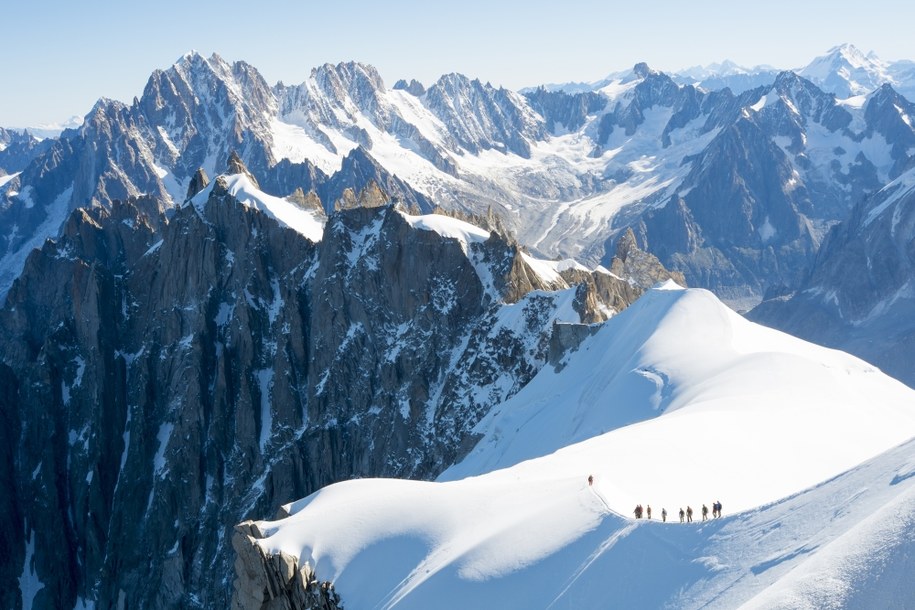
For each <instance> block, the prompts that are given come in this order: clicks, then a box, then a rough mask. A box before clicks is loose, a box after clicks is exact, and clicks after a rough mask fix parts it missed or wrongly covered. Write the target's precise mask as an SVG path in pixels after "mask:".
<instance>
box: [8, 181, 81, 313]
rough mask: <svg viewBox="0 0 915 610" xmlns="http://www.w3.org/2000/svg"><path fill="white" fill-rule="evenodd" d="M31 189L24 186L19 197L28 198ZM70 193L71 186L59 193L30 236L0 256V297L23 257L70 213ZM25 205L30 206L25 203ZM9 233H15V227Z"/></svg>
mask: <svg viewBox="0 0 915 610" xmlns="http://www.w3.org/2000/svg"><path fill="white" fill-rule="evenodd" d="M31 191H32V189H31V187H28V186H26V187H24V188H23V189H22V192H21V193H19V197H20V198H23V197H25V198H28V193H29V192H31ZM72 194H73V187H72V186H70V187H68V188H67V189H65V190H64V191H63V192H62V193H60V194H59V195H58V196H57V197H56V198H55V199H54V201H53V202H52V203H51V205H49V206H47V207H46V208H45V212H46V213H47V216H46V217H45V219H44V221H42V223H41V225H39V227H38V228H37V229H35V231H34V232H33V233H32V236H31V237H30V238H29V239H27V240H26V241H25V242H23V243H22V244H21V245H19V246H18V248H16V249H15V250H11V251H10V252H8V253H7V254H5V255H4V256H3V258H0V298H2V297H3V296H4V295H5V294H6V292H7V291H8V290H9V288H10V285H12V283H13V280H14V279H15V278H16V277H17V276H18V275H19V273H20V272H21V271H22V267H23V266H24V265H25V259H26V258H27V257H28V255H29V254H31V253H32V250H34V249H36V248H40V247H41V245H42V244H43V243H44V241H45V240H46V239H47V238H48V236H49V235H56V234H57V231H58V229H59V228H60V226H61V225H62V224H63V223H64V221H65V220H66V218H67V215H68V214H69V213H70V207H69V206H70V197H71V196H72ZM29 201H30V200H29ZM26 207H30V206H29V205H28V204H26ZM11 233H12V234H13V235H15V233H16V230H15V227H14V229H13V230H12V231H11ZM9 243H14V238H13V237H11V238H10V239H9Z"/></svg>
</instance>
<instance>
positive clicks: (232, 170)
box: [226, 150, 260, 189]
mask: <svg viewBox="0 0 915 610" xmlns="http://www.w3.org/2000/svg"><path fill="white" fill-rule="evenodd" d="M226 165H227V167H226V174H228V175H230V176H233V175H235V174H244V175H245V176H247V177H248V179H249V180H251V183H252V184H253V185H254V187H255V188H258V189H259V188H260V185H259V184H258V183H257V179H256V178H255V177H254V176H253V175H252V174H251V172H250V171H248V166H247V165H245V162H244V161H242V160H241V157H239V156H238V152H236V151H234V150H233V151H232V152H231V153H229V160H228V162H227V164H226Z"/></svg>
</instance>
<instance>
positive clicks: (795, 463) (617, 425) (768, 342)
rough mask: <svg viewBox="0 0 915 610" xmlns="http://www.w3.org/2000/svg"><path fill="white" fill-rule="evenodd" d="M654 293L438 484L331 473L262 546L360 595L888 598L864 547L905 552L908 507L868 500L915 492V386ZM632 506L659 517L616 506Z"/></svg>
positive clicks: (707, 299) (506, 602)
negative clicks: (711, 514) (682, 512)
mask: <svg viewBox="0 0 915 610" xmlns="http://www.w3.org/2000/svg"><path fill="white" fill-rule="evenodd" d="M665 288H666V289H662V290H654V291H651V292H650V293H648V294H647V295H646V296H645V297H643V298H642V299H641V300H640V301H639V302H637V303H636V304H635V305H633V306H632V307H630V308H629V309H627V310H626V311H624V312H623V313H622V314H620V315H619V316H617V317H615V318H613V319H611V320H610V321H609V322H608V323H606V324H605V325H604V326H603V327H602V328H601V329H600V331H599V332H598V333H597V334H596V335H594V336H593V337H592V338H591V339H589V340H587V341H586V342H585V343H584V344H583V345H582V347H581V348H580V349H579V351H578V352H576V353H574V354H572V355H571V356H569V357H568V358H567V360H566V361H565V362H564V363H563V366H562V367H561V370H560V371H555V370H553V369H551V368H550V367H547V368H546V369H544V370H543V371H542V372H541V373H540V375H538V376H537V377H536V378H535V379H534V380H533V381H532V382H531V383H530V384H528V386H526V387H525V388H524V389H523V390H522V391H521V392H519V393H518V394H517V395H516V396H515V397H514V398H513V399H511V400H510V401H508V402H506V403H504V404H503V405H502V406H501V407H499V408H497V409H496V410H494V412H493V413H492V414H491V415H490V416H489V417H487V418H486V419H484V420H483V421H482V422H481V423H480V425H479V427H478V431H479V432H480V433H481V434H483V438H482V440H481V441H480V443H479V444H478V445H477V448H476V449H475V450H474V451H473V452H472V453H471V455H469V456H468V457H467V458H466V459H465V460H464V461H463V462H462V463H461V464H458V465H456V466H455V467H453V468H452V469H450V470H449V471H447V472H446V473H444V475H443V476H442V477H441V479H440V481H439V482H435V483H430V482H415V481H392V480H361V481H351V482H346V483H341V484H337V485H334V486H331V487H328V488H326V489H324V490H321V491H319V492H317V493H316V494H313V495H312V496H309V497H308V498H305V499H303V500H300V501H298V502H296V503H293V504H292V505H290V506H289V507H288V508H289V510H290V512H291V513H292V516H291V517H289V518H287V519H285V520H282V521H278V522H273V523H268V522H265V523H262V524H261V529H262V531H265V532H266V538H265V539H263V540H262V541H261V545H262V546H263V547H264V548H265V549H267V550H269V551H273V552H276V551H280V550H282V551H285V552H287V553H291V554H294V555H296V556H298V557H300V558H301V560H302V561H303V562H305V561H307V562H308V563H309V564H311V565H312V566H313V567H314V568H315V570H316V572H317V574H318V576H319V578H322V579H330V580H333V581H334V582H335V583H336V587H337V590H338V591H339V592H340V594H341V595H342V597H343V601H344V603H345V604H346V607H347V608H357V609H358V608H391V607H397V608H428V607H437V608H451V607H454V608H464V607H476V606H480V604H484V605H486V606H488V607H492V606H501V607H509V608H533V607H539V608H545V607H557V608H569V607H576V608H598V607H608V606H614V607H646V608H651V607H663V606H665V605H669V606H670V607H678V608H693V607H720V608H732V607H737V606H739V605H741V604H743V603H748V604H749V607H803V606H804V605H805V604H807V605H808V607H823V605H824V602H835V601H836V600H838V601H840V602H841V601H842V600H847V599H851V598H852V597H853V596H856V595H857V596H858V598H857V599H859V601H860V600H861V599H863V600H864V602H865V603H866V602H867V600H868V599H873V596H874V595H876V594H877V593H878V592H882V593H880V594H881V595H883V594H885V592H886V591H887V588H886V587H885V586H883V585H884V584H885V583H883V582H882V581H881V580H880V574H879V573H878V572H876V571H875V570H870V569H868V567H867V565H868V564H867V562H868V561H869V560H870V558H871V557H872V556H874V555H880V554H881V553H882V556H886V555H894V554H895V555H901V556H902V557H905V556H906V552H909V554H910V550H911V548H912V546H911V535H910V534H905V532H906V531H911V524H910V521H911V519H908V520H907V521H906V520H893V521H887V520H883V519H879V513H880V511H886V512H887V513H891V512H893V511H898V510H900V509H903V510H904V511H905V512H904V514H909V513H911V508H912V507H913V506H915V487H913V485H915V477H912V474H913V473H915V462H913V461H912V459H911V454H912V448H913V446H912V445H913V444H912V443H911V442H909V439H911V438H912V437H913V436H915V394H913V392H912V391H911V390H909V389H908V388H905V387H904V386H902V385H901V384H899V383H898V382H895V381H894V380H892V379H890V378H888V377H886V376H885V375H883V374H882V373H880V372H879V371H877V370H875V369H873V368H872V367H870V366H868V365H867V364H865V363H863V362H861V361H859V360H857V359H855V358H852V357H850V356H848V355H846V354H843V353H841V352H835V351H831V350H826V349H823V348H819V347H817V346H813V345H811V344H808V343H804V342H802V341H799V340H796V339H793V338H791V337H788V336H787V335H783V334H781V333H778V332H775V331H771V330H768V329H765V328H763V327H759V326H756V325H754V324H752V323H749V322H747V321H745V320H743V319H742V318H740V317H739V316H737V315H736V314H734V313H732V312H731V311H729V310H728V309H727V308H726V307H724V306H723V305H722V304H721V303H720V302H718V301H717V300H716V299H715V298H714V297H713V296H712V295H711V294H710V293H707V292H705V291H700V290H688V291H683V290H674V289H672V287H670V286H667V287H665ZM906 442H909V444H908V445H906V446H904V447H902V448H900V449H894V447H896V446H897V445H899V444H900V443H906ZM867 460H871V461H870V462H867ZM862 463H863V464H862ZM497 468H500V469H499V470H496V469H497ZM589 473H590V474H593V475H594V476H595V485H594V487H593V488H589V487H588V485H587V483H586V481H585V478H586V477H587V475H588V474H589ZM843 473H845V474H843ZM715 499H720V500H721V501H722V502H723V504H724V510H725V514H726V515H727V517H726V518H724V519H721V520H718V521H716V522H714V523H710V524H705V525H695V526H680V525H679V524H667V525H661V524H660V523H658V522H657V519H658V516H659V513H660V509H661V507H666V508H667V510H668V511H669V512H670V514H671V516H672V517H674V520H676V518H675V513H676V511H677V509H678V508H679V507H681V506H682V507H685V506H686V505H687V504H689V505H691V506H692V507H693V508H694V509H696V513H697V514H696V519H697V520H698V519H699V514H698V513H699V510H698V509H699V507H700V506H701V505H702V503H703V502H704V503H706V504H708V505H711V503H712V502H713V501H714V500H715ZM636 503H642V504H646V503H647V504H651V505H653V506H654V507H655V521H653V522H647V521H634V520H631V519H629V518H628V516H629V514H630V511H631V509H632V507H633V506H634V505H635V504H636ZM735 512H740V514H737V515H734V513H735ZM731 515H734V516H731ZM906 528H908V529H906ZM900 534H905V535H903V536H900ZM907 541H908V542H907ZM906 544H908V546H906ZM811 574H826V575H828V577H829V578H827V579H820V578H817V579H812V578H811ZM854 583H858V585H860V586H852V584H854ZM891 594H894V595H895V594H896V593H892V592H891ZM899 594H900V595H903V596H905V595H908V596H909V598H910V599H911V597H912V595H913V592H912V591H909V592H906V591H902V592H901V593H899ZM862 596H863V597H862ZM610 600H612V601H610Z"/></svg>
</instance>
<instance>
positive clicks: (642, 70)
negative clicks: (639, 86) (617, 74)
mask: <svg viewBox="0 0 915 610" xmlns="http://www.w3.org/2000/svg"><path fill="white" fill-rule="evenodd" d="M632 72H633V73H634V74H635V75H636V76H638V77H639V78H648V75H649V74H652V73H654V70H652V69H651V68H649V67H648V64H647V63H645V62H644V61H640V62H639V63H637V64H635V65H634V66H632Z"/></svg>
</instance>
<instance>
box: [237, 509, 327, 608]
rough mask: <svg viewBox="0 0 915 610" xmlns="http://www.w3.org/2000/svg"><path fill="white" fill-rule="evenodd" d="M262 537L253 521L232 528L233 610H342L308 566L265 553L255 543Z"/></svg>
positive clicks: (279, 554)
mask: <svg viewBox="0 0 915 610" xmlns="http://www.w3.org/2000/svg"><path fill="white" fill-rule="evenodd" d="M263 537H264V536H263V534H262V533H261V531H260V530H259V529H258V527H257V523H255V522H254V521H245V522H243V523H240V524H238V525H236V526H235V531H234V532H233V534H232V548H233V549H234V550H235V555H236V559H235V573H236V578H235V581H234V582H233V584H232V589H233V592H232V608H233V610H342V608H343V603H342V600H341V599H340V595H339V594H338V593H337V592H336V591H335V590H334V586H333V583H330V582H328V581H323V582H322V581H320V580H318V578H317V576H316V575H315V573H314V572H313V571H312V569H311V566H309V565H308V564H307V563H305V564H304V565H302V566H301V567H300V566H299V565H298V558H297V557H294V556H292V555H287V554H286V553H283V552H280V553H278V554H275V555H269V554H267V553H265V552H264V550H263V549H262V548H261V547H260V546H259V545H258V544H257V541H258V540H259V539H261V538H263Z"/></svg>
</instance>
